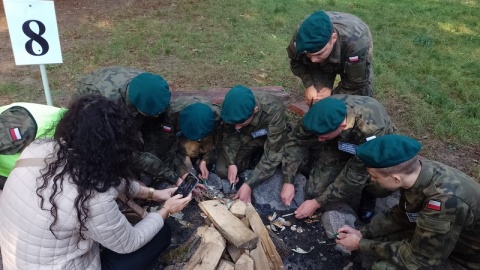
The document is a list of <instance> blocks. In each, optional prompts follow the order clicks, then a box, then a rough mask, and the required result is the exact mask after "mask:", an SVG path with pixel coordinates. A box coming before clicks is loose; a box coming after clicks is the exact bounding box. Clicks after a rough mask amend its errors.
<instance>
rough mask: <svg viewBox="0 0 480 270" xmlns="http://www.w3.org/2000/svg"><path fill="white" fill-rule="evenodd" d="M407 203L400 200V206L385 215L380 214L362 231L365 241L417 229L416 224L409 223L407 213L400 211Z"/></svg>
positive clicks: (389, 210)
mask: <svg viewBox="0 0 480 270" xmlns="http://www.w3.org/2000/svg"><path fill="white" fill-rule="evenodd" d="M404 203H405V201H403V200H402V199H400V202H399V204H397V205H395V206H393V207H392V208H390V209H388V210H387V211H385V212H383V213H378V214H376V215H375V216H374V217H373V220H372V221H371V222H370V223H369V224H367V225H366V226H365V227H363V228H362V229H361V230H360V231H361V233H362V236H363V237H364V238H365V239H374V238H381V237H382V236H385V235H392V234H395V233H398V232H401V231H407V230H413V229H415V223H413V222H410V221H408V219H407V215H406V212H405V211H404V210H402V209H400V207H399V206H400V205H404Z"/></svg>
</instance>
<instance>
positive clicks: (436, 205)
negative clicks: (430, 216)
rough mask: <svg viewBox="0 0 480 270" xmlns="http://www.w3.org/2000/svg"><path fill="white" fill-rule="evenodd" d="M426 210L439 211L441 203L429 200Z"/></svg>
mask: <svg viewBox="0 0 480 270" xmlns="http://www.w3.org/2000/svg"><path fill="white" fill-rule="evenodd" d="M427 208H428V209H432V210H436V211H440V210H441V209H442V203H441V202H439V201H436V200H430V201H428V204H427Z"/></svg>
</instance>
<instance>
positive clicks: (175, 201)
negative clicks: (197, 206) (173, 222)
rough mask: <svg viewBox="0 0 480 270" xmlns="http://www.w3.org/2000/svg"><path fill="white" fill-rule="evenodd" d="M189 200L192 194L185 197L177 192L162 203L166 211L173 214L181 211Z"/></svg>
mask: <svg viewBox="0 0 480 270" xmlns="http://www.w3.org/2000/svg"><path fill="white" fill-rule="evenodd" d="M191 200H192V194H190V195H188V196H187V197H185V198H182V195H181V194H177V195H175V196H173V197H172V198H170V199H168V200H167V201H166V202H165V204H164V205H163V207H164V208H165V209H166V210H167V211H168V213H170V214H174V213H177V212H180V211H182V209H183V208H185V206H187V205H188V203H189V202H190V201H191ZM160 210H162V209H160ZM160 210H158V211H159V213H160Z"/></svg>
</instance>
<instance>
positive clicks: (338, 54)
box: [328, 29, 342, 64]
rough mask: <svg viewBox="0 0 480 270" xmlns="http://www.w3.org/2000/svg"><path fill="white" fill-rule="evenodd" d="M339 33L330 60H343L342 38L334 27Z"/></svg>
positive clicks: (334, 61) (336, 61)
mask: <svg viewBox="0 0 480 270" xmlns="http://www.w3.org/2000/svg"><path fill="white" fill-rule="evenodd" d="M333 30H334V31H335V33H337V41H335V43H334V44H333V48H332V52H331V53H330V55H329V56H328V62H330V63H337V64H339V63H341V60H342V48H341V47H342V41H341V40H340V34H339V33H338V31H337V30H335V29H333Z"/></svg>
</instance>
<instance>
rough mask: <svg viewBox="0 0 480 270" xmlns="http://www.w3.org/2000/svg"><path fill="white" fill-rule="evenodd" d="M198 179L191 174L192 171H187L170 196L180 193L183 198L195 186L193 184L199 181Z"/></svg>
mask: <svg viewBox="0 0 480 270" xmlns="http://www.w3.org/2000/svg"><path fill="white" fill-rule="evenodd" d="M199 181H200V180H198V178H197V177H196V176H195V175H193V174H192V173H188V174H187V176H186V177H185V180H183V182H182V183H181V184H180V186H179V187H178V188H177V190H175V192H174V193H173V195H172V197H173V196H175V195H177V194H182V195H183V198H185V197H187V196H188V194H190V192H192V190H193V189H194V188H195V186H196V185H197V184H198V183H199Z"/></svg>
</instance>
